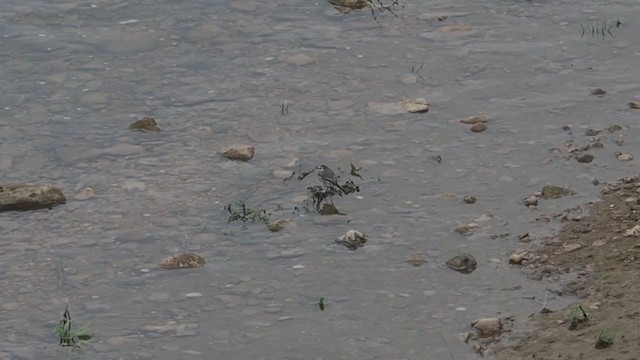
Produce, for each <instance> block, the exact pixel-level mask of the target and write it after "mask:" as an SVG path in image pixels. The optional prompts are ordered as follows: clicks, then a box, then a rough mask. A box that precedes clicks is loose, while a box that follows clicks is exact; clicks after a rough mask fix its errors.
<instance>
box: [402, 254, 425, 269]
mask: <svg viewBox="0 0 640 360" xmlns="http://www.w3.org/2000/svg"><path fill="white" fill-rule="evenodd" d="M404 261H406V262H407V263H408V264H410V265H413V266H415V267H418V266H421V265H422V264H425V263H426V262H427V256H426V255H425V254H424V253H422V252H419V251H416V252H412V253H411V254H409V255H407V257H406V258H405V259H404Z"/></svg>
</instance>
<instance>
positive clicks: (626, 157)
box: [616, 153, 633, 161]
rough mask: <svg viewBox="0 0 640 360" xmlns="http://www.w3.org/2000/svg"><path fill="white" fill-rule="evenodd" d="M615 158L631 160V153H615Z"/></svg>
mask: <svg viewBox="0 0 640 360" xmlns="http://www.w3.org/2000/svg"><path fill="white" fill-rule="evenodd" d="M616 159H618V160H620V161H631V160H633V155H631V154H625V153H616Z"/></svg>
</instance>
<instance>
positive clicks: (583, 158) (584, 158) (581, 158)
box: [576, 154, 593, 164]
mask: <svg viewBox="0 0 640 360" xmlns="http://www.w3.org/2000/svg"><path fill="white" fill-rule="evenodd" d="M576 161H577V162H579V163H584V164H586V163H590V162H592V161H593V155H591V154H580V155H578V156H576Z"/></svg>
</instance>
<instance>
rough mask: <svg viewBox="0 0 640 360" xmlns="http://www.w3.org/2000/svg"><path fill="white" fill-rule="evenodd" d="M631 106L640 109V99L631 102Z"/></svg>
mask: <svg viewBox="0 0 640 360" xmlns="http://www.w3.org/2000/svg"><path fill="white" fill-rule="evenodd" d="M629 107H630V108H632V109H640V101H631V102H629Z"/></svg>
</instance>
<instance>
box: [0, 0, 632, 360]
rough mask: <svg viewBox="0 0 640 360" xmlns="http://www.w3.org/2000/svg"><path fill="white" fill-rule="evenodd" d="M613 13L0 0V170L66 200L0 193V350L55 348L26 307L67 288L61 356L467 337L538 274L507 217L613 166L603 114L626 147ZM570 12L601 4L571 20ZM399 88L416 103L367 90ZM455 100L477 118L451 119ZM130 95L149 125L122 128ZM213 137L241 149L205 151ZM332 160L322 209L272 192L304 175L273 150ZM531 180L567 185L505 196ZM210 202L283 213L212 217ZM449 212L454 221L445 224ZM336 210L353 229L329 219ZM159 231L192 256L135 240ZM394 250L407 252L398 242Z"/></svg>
mask: <svg viewBox="0 0 640 360" xmlns="http://www.w3.org/2000/svg"><path fill="white" fill-rule="evenodd" d="M633 12H638V10H637V9H636V7H633V6H632V5H631V4H627V3H624V2H623V3H620V2H606V1H605V2H587V3H584V2H583V3H580V4H565V3H553V2H552V3H549V2H535V1H534V2H529V1H499V2H495V1H467V2H464V3H461V4H451V3H450V2H437V1H433V2H428V3H420V4H418V3H411V4H409V3H405V4H404V8H403V9H397V10H396V13H397V17H395V16H393V15H391V14H389V13H380V14H378V17H377V22H376V21H374V19H373V18H372V17H371V14H370V12H368V11H366V10H365V11H358V12H352V13H350V14H347V15H341V14H339V13H338V12H337V11H336V10H335V9H333V7H332V6H330V5H329V4H328V3H323V2H319V3H313V2H307V1H299V0H296V1H289V2H276V3H273V2H270V3H259V2H241V1H231V2H229V1H225V0H221V1H192V2H189V3H182V2H174V1H154V2H135V3H130V2H124V1H122V2H118V1H115V2H114V1H111V0H110V1H105V0H97V1H92V2H80V1H73V0H72V1H68V2H51V1H23V0H20V1H18V0H8V1H3V2H2V4H0V18H1V19H2V21H0V35H1V36H0V44H1V45H2V46H0V58H1V59H2V66H1V67H0V77H1V79H2V82H1V85H0V86H2V94H3V96H2V97H0V105H1V107H2V113H1V115H0V140H1V141H0V171H1V172H0V174H1V180H2V182H5V183H24V182H27V183H43V184H52V185H56V186H59V187H61V188H62V189H63V190H64V191H65V193H66V194H67V197H68V202H67V204H66V205H64V206H62V207H58V208H56V209H54V210H53V211H40V212H28V213H3V214H1V215H0V228H1V229H2V237H1V238H0V289H1V290H2V293H3V296H2V300H3V301H2V304H0V312H1V314H2V318H3V319H4V320H3V322H2V323H1V324H0V327H1V330H2V331H0V333H2V334H3V336H2V337H0V354H1V356H0V357H2V358H18V359H40V358H43V356H45V354H46V357H47V358H51V357H52V356H51V354H55V355H54V357H56V358H68V356H69V351H68V349H62V348H59V347H58V345H57V339H56V338H55V335H54V334H53V333H52V331H53V330H54V329H55V326H56V324H57V321H58V320H59V317H60V314H61V312H62V311H63V310H64V307H65V305H66V303H67V301H68V299H69V296H71V295H73V300H72V302H71V305H70V310H71V312H72V314H74V317H75V318H74V320H75V319H77V320H76V321H78V325H81V324H82V323H83V322H90V329H91V330H92V331H93V332H94V334H95V338H94V339H93V340H92V341H91V344H90V345H87V346H84V347H83V348H82V350H80V353H79V354H82V355H78V356H82V357H84V356H85V354H86V356H87V357H90V358H96V357H101V358H105V359H120V358H127V359H129V358H133V359H151V358H153V359H175V358H176V357H181V356H186V355H193V356H191V357H193V358H211V357H213V358H234V359H258V358H261V359H373V358H379V359H392V358H393V359H424V358H433V359H448V358H449V357H450V355H449V352H451V354H452V355H453V356H454V357H455V358H456V359H474V358H476V355H474V354H473V353H472V352H471V350H470V347H469V346H468V345H466V344H462V343H460V342H459V340H458V338H457V334H458V333H459V332H463V331H468V329H469V328H468V326H469V323H470V322H471V321H472V320H473V319H475V318H479V317H487V316H508V315H515V314H519V315H528V314H529V313H531V312H535V311H538V310H539V309H540V307H541V301H542V299H543V298H544V289H545V287H550V286H551V287H553V286H555V285H554V284H549V283H544V282H534V281H530V280H527V279H525V278H524V277H523V276H522V275H521V274H520V273H519V272H518V271H511V270H509V269H510V266H509V265H508V264H507V259H508V254H509V253H510V252H511V251H512V250H513V249H516V248H518V247H523V246H526V245H524V244H519V243H518V241H517V236H518V235H520V234H522V233H525V232H528V231H533V232H537V233H539V234H545V233H549V232H550V231H551V230H552V229H554V228H555V225H554V224H548V225H544V224H540V223H535V219H536V218H537V217H539V216H540V215H541V214H550V213H553V212H555V211H559V210H562V209H564V208H568V207H571V206H574V205H576V204H580V203H582V202H585V201H588V200H591V199H593V198H594V197H595V196H596V195H597V192H598V188H596V187H594V186H593V185H591V181H592V180H593V179H600V180H610V179H614V178H616V177H617V176H622V175H626V174H627V173H629V172H630V171H633V168H632V166H633V162H626V163H621V162H619V161H618V160H616V158H615V156H614V155H613V153H614V152H615V151H618V148H619V145H616V141H618V143H622V142H620V139H621V137H622V138H624V139H627V141H626V142H625V143H624V145H623V146H624V152H628V153H636V154H637V153H638V151H637V150H638V145H637V144H636V143H635V142H634V141H633V139H635V138H637V135H638V134H637V133H636V132H637V129H635V128H633V127H631V128H629V127H628V125H632V124H633V123H634V121H635V120H636V118H637V110H632V109H628V108H626V107H625V106H626V104H627V102H628V101H630V100H633V98H634V97H636V96H638V94H639V92H638V86H637V84H636V83H635V79H636V78H637V77H634V76H632V75H633V74H636V73H637V53H636V50H635V49H637V48H638V46H637V45H638V38H637V36H635V34H637V33H638V31H639V30H640V29H638V25H637V24H635V23H633V22H629V23H627V22H626V21H625V20H624V19H625V18H627V17H628V18H629V19H634V18H637V15H638V14H635V15H636V16H632V15H633V14H632V13H633ZM596 19H601V20H607V21H613V20H616V19H622V22H623V25H622V26H621V27H620V28H616V29H615V30H616V31H615V33H614V35H615V38H610V37H608V38H606V39H604V40H603V39H601V38H592V37H590V36H585V37H583V38H582V39H580V36H581V27H580V24H583V25H585V24H590V23H593V22H594V21H595V20H596ZM596 87H600V88H603V89H606V90H607V94H606V95H605V96H602V97H596V96H593V95H591V94H590V91H591V90H592V89H593V88H596ZM408 98H425V99H427V100H428V101H429V102H430V104H431V107H430V108H431V109H430V112H428V113H426V114H401V115H383V114H380V113H377V112H375V111H372V109H371V108H370V107H369V106H368V104H369V103H370V102H382V103H384V102H397V101H401V100H403V99H408ZM283 103H286V104H287V105H288V112H287V113H285V114H283V113H282V104H283ZM480 114H486V115H488V116H489V118H490V121H489V123H488V130H486V131H484V132H482V133H472V132H470V131H469V129H468V126H467V125H464V124H459V123H456V122H453V121H452V120H454V119H460V118H463V117H466V116H470V115H480ZM146 115H150V116H153V117H154V118H155V119H156V120H157V121H158V123H159V126H160V128H162V132H160V133H138V132H131V131H129V130H128V129H127V127H128V125H129V124H130V123H132V122H133V121H134V120H136V119H139V118H142V117H143V116H146ZM613 124H620V125H622V126H623V130H622V131H621V132H616V133H608V132H603V133H600V134H599V135H598V136H599V137H600V138H599V139H598V140H599V141H601V142H602V143H603V144H604V148H603V149H600V150H593V151H594V154H595V160H594V161H593V162H592V163H590V164H581V163H577V162H576V161H575V160H573V159H568V158H569V157H570V154H569V153H568V152H566V151H565V152H563V153H561V155H559V156H555V155H553V153H550V152H549V149H551V148H559V149H561V151H563V150H562V149H566V146H567V144H568V142H573V143H572V144H573V145H588V144H589V142H590V141H591V140H593V138H590V137H588V136H585V134H584V131H585V129H586V128H596V129H603V128H607V127H609V126H610V125H613ZM563 125H568V126H569V131H565V130H563V129H562V127H563ZM234 143H249V144H251V145H253V146H254V147H255V149H256V154H255V157H254V158H253V159H252V160H251V161H249V162H247V163H234V162H230V161H228V160H226V159H224V158H222V157H220V156H219V155H218V152H219V151H220V149H222V148H223V147H224V146H227V145H230V144H234ZM573 145H571V146H573ZM438 157H439V159H440V160H441V161H434V158H438ZM352 162H353V163H355V164H357V165H358V166H362V168H363V169H362V170H361V171H360V174H361V175H362V177H363V180H361V181H359V186H360V188H361V190H362V191H361V193H359V194H357V195H360V196H359V197H358V198H356V197H353V196H349V197H345V198H336V199H334V200H335V203H336V205H337V206H338V207H339V208H340V210H342V211H344V212H345V213H347V214H348V215H347V216H348V221H349V222H348V223H347V222H345V221H344V220H334V219H329V220H327V219H326V218H321V217H320V216H318V215H316V214H313V213H306V212H305V211H298V212H296V211H294V207H296V206H298V207H299V206H300V205H301V204H300V201H301V197H300V196H301V195H304V194H305V191H306V187H307V186H311V185H317V184H316V183H315V181H317V180H316V179H315V176H311V177H309V178H307V179H305V180H303V181H300V182H299V181H297V180H295V179H292V180H289V181H287V182H283V181H282V174H283V173H286V171H290V170H297V169H298V167H299V166H302V168H304V169H310V168H311V167H313V166H315V165H317V164H320V163H326V164H328V165H330V166H331V167H333V168H336V169H338V168H341V169H342V171H343V172H344V173H343V176H344V177H347V176H348V168H349V164H350V163H352ZM283 170H284V172H283ZM549 183H553V184H558V185H563V184H564V185H571V187H572V188H573V189H574V190H575V191H577V192H578V195H576V196H571V197H566V198H563V199H559V200H553V201H545V202H544V203H543V204H541V205H539V208H538V210H537V211H529V210H527V208H526V207H525V206H523V205H522V203H521V199H522V198H523V197H525V196H528V195H529V194H531V193H532V192H534V191H536V190H539V189H540V188H541V187H542V186H544V185H547V184H549ZM87 186H91V187H92V188H93V189H94V191H95V196H93V197H89V198H88V199H86V198H87V196H86V194H85V195H83V194H84V193H83V191H84V190H83V189H85V188H86V187H87ZM446 193H451V194H454V196H446V195H443V194H446ZM76 194H80V195H79V197H78V198H74V195H76ZM464 195H472V196H475V197H476V198H477V202H476V203H474V204H466V203H464V202H463V201H462V197H463V196H464ZM233 201H244V202H246V203H247V204H251V205H252V206H255V207H258V208H264V209H268V210H270V211H271V212H272V217H273V218H274V219H276V220H277V219H281V218H291V219H292V220H293V226H290V227H289V228H287V229H286V230H283V231H280V232H270V231H268V230H267V229H266V228H265V227H264V226H263V225H260V224H256V225H252V224H248V227H247V229H246V230H245V229H242V228H241V227H240V226H239V225H237V224H235V223H231V224H228V223H227V221H226V220H227V218H226V213H225V211H224V209H223V207H224V205H226V204H228V203H231V202H233ZM279 208H281V209H282V210H278V211H276V209H279ZM483 215H484V216H483ZM487 215H490V216H487ZM478 219H479V220H480V221H478ZM474 221H476V222H478V223H479V227H478V228H477V229H475V230H473V231H472V233H471V234H470V235H468V236H460V235H458V234H457V233H456V232H454V231H453V229H454V228H456V227H457V226H459V225H461V224H468V223H470V222H474ZM349 229H357V230H359V231H362V232H364V233H366V234H368V236H369V240H368V242H367V244H366V245H365V246H364V247H362V248H359V249H357V250H356V251H349V250H348V249H346V248H344V247H343V246H341V245H336V244H334V239H335V238H336V237H338V236H340V235H342V234H344V233H345V232H346V231H347V230H349ZM505 234H506V235H505ZM492 235H493V236H492ZM184 251H191V252H195V253H198V254H200V255H202V256H204V257H205V258H206V261H207V264H206V265H205V267H203V268H197V269H190V270H177V271H176V270H163V269H159V268H157V266H156V265H155V264H156V263H157V261H159V260H160V259H162V258H165V257H167V256H169V255H171V254H174V253H177V252H184ZM416 251H419V252H422V253H424V254H426V256H427V258H428V262H427V263H426V264H424V265H422V266H419V267H414V266H411V265H410V264H407V263H406V262H405V258H406V257H407V256H408V255H410V254H412V253H414V252H416ZM460 252H467V253H471V254H473V256H474V257H475V258H476V259H477V261H478V264H477V269H476V270H475V271H474V272H473V273H472V274H468V275H463V274H459V273H457V272H454V271H451V270H450V269H448V268H446V266H444V265H443V263H444V262H445V261H446V260H447V259H449V258H451V257H452V256H454V255H456V254H458V253H460ZM322 297H323V298H324V299H325V301H326V304H325V311H320V310H319V309H318V301H319V299H320V298H322ZM531 297H535V300H533V301H532V300H530V299H529V298H531ZM548 301H549V304H548V306H555V307H558V308H559V307H560V306H562V304H563V303H564V302H565V301H567V299H559V298H554V297H550V298H549V299H548ZM183 354H184V355H183Z"/></svg>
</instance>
